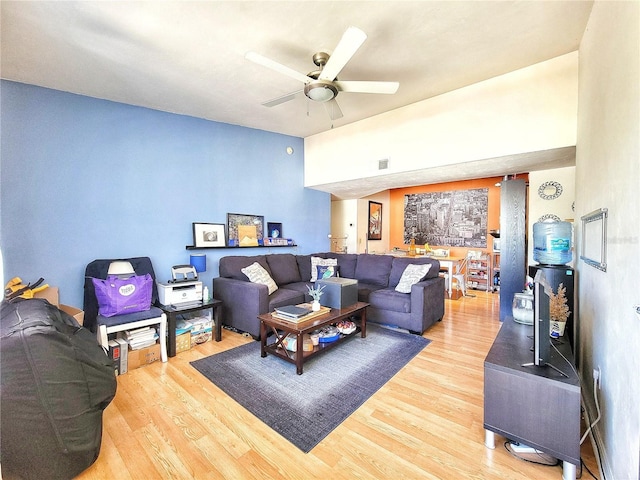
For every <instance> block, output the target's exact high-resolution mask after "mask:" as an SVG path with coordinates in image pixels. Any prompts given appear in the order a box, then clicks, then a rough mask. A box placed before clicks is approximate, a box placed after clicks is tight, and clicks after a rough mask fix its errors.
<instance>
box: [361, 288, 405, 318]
mask: <svg viewBox="0 0 640 480" xmlns="http://www.w3.org/2000/svg"><path fill="white" fill-rule="evenodd" d="M369 305H371V306H372V307H373V308H378V309H380V310H390V311H392V312H400V313H411V295H407V294H406V293H399V292H396V291H395V290H393V289H391V288H382V289H380V290H376V291H374V292H371V294H370V295H369Z"/></svg>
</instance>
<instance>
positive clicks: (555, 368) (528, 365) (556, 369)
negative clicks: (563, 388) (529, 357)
mask: <svg viewBox="0 0 640 480" xmlns="http://www.w3.org/2000/svg"><path fill="white" fill-rule="evenodd" d="M522 366H523V367H549V368H553V369H554V370H555V371H556V372H558V373H559V374H560V375H564V376H565V377H567V378H569V375H567V374H566V373H564V372H563V371H562V370H560V369H559V368H558V367H555V366H553V365H551V364H550V363H545V364H544V365H536V364H535V363H533V362H530V363H523V364H522Z"/></svg>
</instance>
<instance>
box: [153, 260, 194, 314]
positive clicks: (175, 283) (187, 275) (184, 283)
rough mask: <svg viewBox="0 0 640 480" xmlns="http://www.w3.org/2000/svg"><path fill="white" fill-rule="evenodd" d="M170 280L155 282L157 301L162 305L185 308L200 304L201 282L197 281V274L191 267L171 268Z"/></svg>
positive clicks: (178, 266)
mask: <svg viewBox="0 0 640 480" xmlns="http://www.w3.org/2000/svg"><path fill="white" fill-rule="evenodd" d="M171 276H172V279H171V280H169V281H168V282H167V283H160V282H156V283H157V285H158V300H159V301H160V303H161V304H162V305H167V306H175V307H181V306H183V307H186V306H188V305H191V304H193V305H197V304H198V303H201V302H202V282H200V281H198V272H196V269H195V267H192V266H191V265H176V266H175V267H171Z"/></svg>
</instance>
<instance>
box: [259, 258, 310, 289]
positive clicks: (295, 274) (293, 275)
mask: <svg viewBox="0 0 640 480" xmlns="http://www.w3.org/2000/svg"><path fill="white" fill-rule="evenodd" d="M267 263H268V264H269V270H271V277H272V278H273V280H274V281H275V282H276V283H277V284H278V285H286V284H287V283H295V282H300V281H301V280H302V279H301V278H300V270H298V262H297V261H296V257H295V256H293V255H292V254H290V253H282V254H277V255H267Z"/></svg>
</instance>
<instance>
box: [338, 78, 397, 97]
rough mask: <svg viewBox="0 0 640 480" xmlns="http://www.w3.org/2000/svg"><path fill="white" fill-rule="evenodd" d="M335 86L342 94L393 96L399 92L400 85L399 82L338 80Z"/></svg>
mask: <svg viewBox="0 0 640 480" xmlns="http://www.w3.org/2000/svg"><path fill="white" fill-rule="evenodd" d="M333 84H334V85H335V86H336V87H338V90H340V91H341V92H347V93H386V94H393V93H396V92H397V91H398V87H400V84H399V83H398V82H361V81H350V80H346V81H340V80H336V81H335V82H333Z"/></svg>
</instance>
